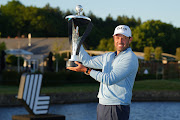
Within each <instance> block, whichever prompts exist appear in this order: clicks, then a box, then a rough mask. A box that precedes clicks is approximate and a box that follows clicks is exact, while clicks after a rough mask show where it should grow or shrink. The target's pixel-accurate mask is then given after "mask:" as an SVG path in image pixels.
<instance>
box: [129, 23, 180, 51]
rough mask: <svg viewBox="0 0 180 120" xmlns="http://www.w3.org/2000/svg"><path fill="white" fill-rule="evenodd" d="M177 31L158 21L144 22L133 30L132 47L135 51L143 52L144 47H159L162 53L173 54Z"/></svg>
mask: <svg viewBox="0 0 180 120" xmlns="http://www.w3.org/2000/svg"><path fill="white" fill-rule="evenodd" d="M176 32H177V29H176V28H174V27H173V26H172V25H171V24H166V23H162V22H161V21H160V20H157V21H155V20H151V21H146V22H144V23H143V24H141V25H140V26H137V27H136V28H135V29H133V42H132V47H133V49H134V50H136V51H143V49H144V47H145V46H150V47H154V48H156V47H157V46H161V47H162V49H163V50H164V52H167V53H171V54H173V53H175V50H174V49H172V48H177V47H178V45H177V43H178V41H177V40H178V39H177V37H176V36H177V33H176Z"/></svg>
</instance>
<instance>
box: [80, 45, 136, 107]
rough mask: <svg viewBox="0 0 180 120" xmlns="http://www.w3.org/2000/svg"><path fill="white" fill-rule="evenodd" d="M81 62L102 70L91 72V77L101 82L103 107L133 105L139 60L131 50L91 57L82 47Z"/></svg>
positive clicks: (100, 99) (100, 90) (100, 100)
mask: <svg viewBox="0 0 180 120" xmlns="http://www.w3.org/2000/svg"><path fill="white" fill-rule="evenodd" d="M79 58H80V62H82V64H83V65H84V66H86V67H90V68H94V69H102V72H100V71H96V70H91V72H90V76H91V77H92V78H94V79H95V80H96V81H98V82H100V88H99V93H98V98H99V103H100V104H102V105H129V104H131V98H132V89H133V85H134V81H135V77H136V73H137V70H138V65H139V64H138V59H137V56H136V55H135V54H134V53H133V51H132V49H131V48H128V49H126V50H125V51H122V52H120V53H119V54H118V55H117V56H116V54H115V52H109V53H106V54H103V55H100V56H93V57H91V56H89V54H88V53H87V52H86V51H85V50H84V48H83V47H82V46H81V49H80V53H79Z"/></svg>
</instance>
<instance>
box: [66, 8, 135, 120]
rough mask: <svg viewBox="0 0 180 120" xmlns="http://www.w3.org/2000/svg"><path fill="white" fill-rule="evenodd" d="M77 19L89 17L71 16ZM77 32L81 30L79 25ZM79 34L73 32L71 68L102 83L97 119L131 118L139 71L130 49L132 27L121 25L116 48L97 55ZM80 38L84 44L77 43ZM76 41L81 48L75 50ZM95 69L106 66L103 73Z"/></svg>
mask: <svg viewBox="0 0 180 120" xmlns="http://www.w3.org/2000/svg"><path fill="white" fill-rule="evenodd" d="M79 8H81V6H80V7H79ZM68 18H69V17H68ZM77 18H81V19H86V20H89V19H87V18H84V17H80V16H78V17H74V18H72V17H71V19H77ZM72 28H73V26H72ZM89 28H91V27H89ZM87 29H88V28H87ZM74 31H76V32H77V28H76V30H75V29H74ZM69 33H71V32H69ZM73 33H75V32H72V34H73ZM77 35H78V33H76V36H74V38H76V40H75V39H74V38H72V37H71V35H70V40H71V39H72V55H71V59H70V60H69V61H70V62H67V69H69V70H72V71H76V72H84V73H85V74H87V75H90V76H91V77H92V78H94V79H95V80H96V81H98V82H100V87H99V93H98V98H99V104H98V106H97V120H128V119H129V114H130V104H131V98H132V89H133V85H134V81H135V77H136V73H137V70H138V59H137V57H136V55H135V54H134V53H133V51H132V49H131V48H130V43H131V41H132V35H131V29H130V28H129V27H128V26H126V25H119V26H117V27H116V28H115V30H114V34H113V38H114V46H115V48H116V51H115V52H109V53H106V54H103V55H99V56H93V57H91V56H89V54H88V53H87V52H86V51H85V49H84V48H83V46H82V45H81V44H82V38H83V36H82V37H77ZM72 36H73V35H72ZM78 40H79V41H80V42H81V44H78V43H80V42H75V41H78ZM73 42H74V43H73ZM75 44H78V46H79V49H76V50H75V48H78V47H75V46H76V45H75ZM74 51H76V57H72V56H73V52H74ZM80 62H81V63H80ZM69 63H71V64H72V63H75V64H76V65H73V64H72V65H70V64H69ZM94 69H102V72H100V71H96V70H94Z"/></svg>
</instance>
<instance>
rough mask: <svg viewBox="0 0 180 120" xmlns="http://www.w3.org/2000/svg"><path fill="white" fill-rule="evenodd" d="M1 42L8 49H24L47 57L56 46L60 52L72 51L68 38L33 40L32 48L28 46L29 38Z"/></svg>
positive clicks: (3, 39)
mask: <svg viewBox="0 0 180 120" xmlns="http://www.w3.org/2000/svg"><path fill="white" fill-rule="evenodd" d="M1 42H5V44H6V47H7V49H24V50H26V51H29V52H32V53H33V54H45V55H47V54H48V53H49V52H50V51H53V48H54V46H58V47H59V49H60V50H66V49H70V47H69V39H68V37H57V38H31V46H28V44H29V39H28V38H1V39H0V43H1Z"/></svg>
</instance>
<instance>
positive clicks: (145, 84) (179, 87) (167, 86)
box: [133, 79, 180, 91]
mask: <svg viewBox="0 0 180 120" xmlns="http://www.w3.org/2000/svg"><path fill="white" fill-rule="evenodd" d="M133 90H134V91H180V80H178V79H175V80H143V81H136V82H135V84H134V88H133Z"/></svg>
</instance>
